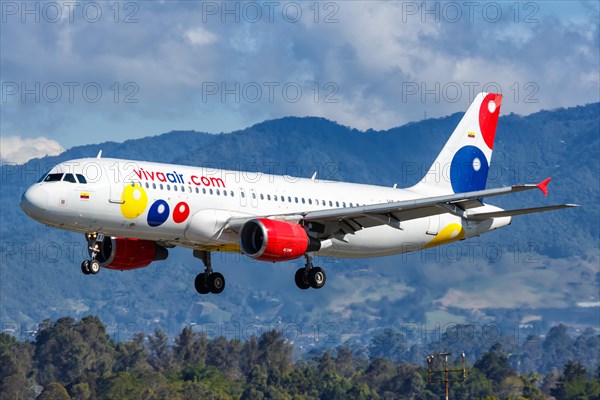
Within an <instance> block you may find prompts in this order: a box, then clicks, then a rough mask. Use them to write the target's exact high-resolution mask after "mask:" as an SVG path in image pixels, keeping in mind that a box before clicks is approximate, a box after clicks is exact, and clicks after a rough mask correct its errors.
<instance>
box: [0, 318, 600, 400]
mask: <svg viewBox="0 0 600 400" xmlns="http://www.w3.org/2000/svg"><path fill="white" fill-rule="evenodd" d="M460 328H461V327H457V329H460ZM450 339H451V338H450V337H446V338H445V339H444V340H442V341H441V342H440V343H437V344H435V345H431V346H429V347H430V348H429V350H430V351H429V352H428V353H427V354H435V351H436V350H435V347H442V348H443V347H445V346H447V345H448V342H447V341H448V340H450ZM454 346H455V347H457V346H456V343H454ZM485 347H486V348H485V351H484V352H483V353H482V354H481V356H479V357H478V358H477V359H476V360H474V362H473V363H471V362H467V364H466V368H465V371H466V379H464V382H460V383H452V385H451V398H452V399H461V400H462V399H464V400H475V399H487V400H493V399H522V400H523V399H525V400H527V399H532V400H533V399H536V400H537V399H546V398H549V396H553V397H554V398H555V399H556V400H567V399H590V400H593V399H598V398H600V368H599V364H598V358H597V354H598V353H599V351H600V337H599V335H598V334H596V333H593V332H591V331H587V332H584V333H583V334H581V335H579V336H578V337H577V338H575V339H572V338H571V337H570V336H569V335H567V334H566V333H565V327H564V326H556V327H553V328H552V329H551V330H550V331H549V332H548V333H547V334H546V335H545V339H542V338H540V337H536V336H530V337H528V338H527V339H526V341H525V343H524V344H523V346H522V347H521V348H520V349H518V352H517V353H514V352H510V353H509V351H508V350H507V349H505V348H503V346H502V344H501V343H497V342H496V343H494V342H489V343H486V344H485ZM446 351H447V349H446ZM460 351H461V350H457V351H456V352H455V354H453V355H452V356H451V358H450V362H449V365H450V367H451V368H455V369H461V366H460V361H459V360H460V356H459V354H460ZM414 354H415V351H414V349H408V347H407V343H406V340H405V338H404V337H403V335H402V334H401V333H399V332H394V331H392V330H384V331H382V332H380V333H379V334H378V335H377V336H375V337H374V338H373V339H372V340H371V341H370V343H369V345H368V346H364V347H357V346H339V347H336V348H319V349H314V350H313V351H311V352H309V353H308V354H306V355H304V356H302V357H298V353H297V351H296V349H295V348H294V343H293V340H292V339H290V338H289V337H286V334H285V333H284V332H282V331H277V330H269V331H265V332H263V333H262V334H260V335H257V336H255V335H253V336H251V337H249V338H247V339H244V338H242V340H240V338H239V337H235V336H232V337H226V336H219V337H216V338H212V339H211V338H208V337H207V336H206V334H205V333H203V332H196V331H195V330H194V329H193V328H192V327H186V328H184V329H183V330H182V331H181V332H180V333H179V334H178V335H177V336H176V337H175V338H174V340H173V341H171V340H170V339H169V337H168V336H167V335H166V334H165V333H164V332H163V331H162V330H158V329H157V330H155V331H154V332H153V333H152V334H150V335H148V336H146V335H145V334H144V333H143V332H136V333H135V334H133V335H132V337H131V339H130V340H127V341H120V342H117V341H113V340H111V338H110V337H109V335H108V334H107V332H106V328H105V326H104V324H103V323H102V321H101V320H100V319H99V318H97V317H93V316H88V317H85V318H83V319H82V320H80V321H75V320H73V319H72V318H61V319H59V320H57V321H55V322H52V321H45V322H44V323H43V324H42V326H41V327H40V330H39V331H38V332H37V334H36V337H35V340H34V341H33V342H28V341H18V340H17V339H16V338H15V337H14V336H12V335H8V334H0V366H1V367H0V399H6V400H13V399H29V398H35V396H36V395H38V394H39V397H37V398H38V399H41V400H47V399H54V400H58V399H70V398H71V399H77V400H87V399H115V400H121V399H190V400H191V399H199V400H200V399H202V400H207V399H248V400H250V399H253V400H254V399H296V400H301V399H340V400H342V399H355V400H358V399H365V400H366V399H427V400H436V399H439V398H440V396H441V395H442V394H443V386H442V385H441V384H439V383H435V382H432V383H429V382H428V380H429V378H428V373H427V369H426V367H425V359H424V358H423V359H417V358H414V359H410V358H411V357H413V356H414ZM590 354H595V355H596V358H593V357H590ZM536 358H539V360H540V361H541V362H542V363H547V364H548V365H549V366H552V368H550V369H548V371H547V372H546V373H544V374H539V373H535V372H532V371H531V370H528V369H527V368H525V369H524V370H523V369H522V368H521V367H523V365H522V362H524V361H523V360H528V359H536ZM517 360H518V361H517ZM516 361H517V362H516ZM525 362H526V361H525ZM531 365H533V364H531ZM441 367H443V365H438V364H437V363H432V367H431V369H432V370H438V369H439V368H441ZM440 378H441V376H440V374H436V375H432V380H436V379H440ZM451 378H452V379H462V378H463V374H462V373H460V372H459V373H456V374H452V376H451Z"/></svg>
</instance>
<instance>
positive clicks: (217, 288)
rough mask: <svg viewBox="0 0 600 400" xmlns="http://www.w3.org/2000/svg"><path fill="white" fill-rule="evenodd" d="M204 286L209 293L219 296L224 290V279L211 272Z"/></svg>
mask: <svg viewBox="0 0 600 400" xmlns="http://www.w3.org/2000/svg"><path fill="white" fill-rule="evenodd" d="M206 286H208V290H210V292H211V293H214V294H219V293H221V292H222V291H223V290H224V289H225V277H224V276H223V275H222V274H220V273H218V272H213V273H212V274H210V275H209V276H208V281H207V282H206Z"/></svg>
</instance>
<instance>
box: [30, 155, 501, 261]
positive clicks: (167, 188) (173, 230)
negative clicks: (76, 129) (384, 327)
mask: <svg viewBox="0 0 600 400" xmlns="http://www.w3.org/2000/svg"><path fill="white" fill-rule="evenodd" d="M58 173H65V174H67V173H71V174H73V175H74V176H77V174H79V175H83V176H85V177H86V183H79V182H69V181H65V180H61V181H56V182H38V183H36V184H34V185H33V186H32V187H31V188H29V189H28V191H27V193H26V195H24V198H30V199H34V200H32V203H33V202H35V206H31V207H30V208H28V209H26V210H27V211H26V212H27V213H28V214H29V215H30V216H31V217H32V218H34V219H36V220H38V221H40V222H42V223H44V224H46V225H49V226H53V227H56V228H60V229H64V230H68V231H73V232H81V233H86V232H103V233H105V234H106V235H110V236H120V237H127V238H137V239H145V240H152V241H159V242H165V243H169V244H173V245H179V246H183V247H189V248H195V249H206V250H223V251H239V247H238V244H239V240H238V238H237V237H236V235H232V234H228V233H226V232H221V231H222V228H223V226H224V225H225V224H226V223H227V221H228V219H229V218H231V217H255V216H256V217H258V216H265V215H268V216H276V215H283V214H286V215H290V214H291V215H293V214H295V213H301V212H306V211H310V210H326V209H331V208H351V207H362V206H364V205H370V204H381V203H386V202H390V203H391V202H397V201H404V200H412V199H418V198H422V197H423V195H422V194H419V193H415V192H413V191H411V190H408V189H397V188H390V187H382V186H374V185H364V184H355V183H345V182H335V181H328V180H320V179H318V178H316V179H305V178H297V177H291V176H278V175H270V174H264V173H256V172H243V171H229V170H220V169H207V168H199V167H189V166H182V165H172V164H159V163H150V162H142V161H132V160H123V159H112V158H85V159H78V160H71V161H68V162H64V163H61V164H58V165H57V166H55V167H54V168H53V169H52V170H51V171H50V174H58ZM75 180H77V179H75ZM132 184H133V185H136V186H134V187H132V188H133V189H138V186H137V185H139V188H141V189H142V190H143V192H144V193H145V196H147V201H146V205H145V207H144V209H143V210H140V214H139V215H137V216H136V217H135V218H128V217H127V215H126V214H127V213H125V215H124V213H123V212H122V210H121V208H122V207H123V206H125V205H126V204H127V203H128V202H135V201H136V199H133V197H132V198H131V199H126V200H125V201H126V203H125V204H122V202H123V201H124V200H123V196H127V194H126V191H127V189H128V187H131V185H132ZM138 200H139V199H138ZM158 201H164V202H166V204H167V205H168V207H169V215H168V216H167V218H166V219H165V221H164V222H163V223H161V224H160V225H157V226H150V225H149V224H148V213H149V208H150V207H151V205H152V204H155V203H156V202H158ZM181 203H184V204H187V206H188V207H189V213H187V217H186V218H185V219H184V220H183V221H177V222H176V221H175V219H174V218H173V214H174V212H177V211H176V210H175V207H176V206H177V205H178V204H181ZM127 205H129V204H127ZM484 207H486V210H485V211H497V210H499V209H498V208H497V207H494V206H490V205H486V206H484ZM480 209H481V208H480ZM136 211H137V210H134V211H133V213H134V214H136ZM509 223H510V217H501V218H494V219H492V220H490V221H484V222H478V223H473V222H470V221H465V220H464V219H462V218H460V217H458V216H455V215H452V214H448V213H445V214H440V215H435V216H429V217H424V218H418V219H412V220H409V221H406V222H403V223H402V229H398V228H394V227H391V226H388V225H380V226H375V227H372V228H369V229H362V230H358V231H356V232H353V233H350V234H346V235H343V236H342V235H338V237H333V238H331V239H329V240H327V241H325V243H324V244H323V246H322V248H321V250H320V251H319V253H318V254H320V255H324V256H330V257H342V258H345V257H374V256H385V255H392V254H398V253H403V252H406V251H414V250H418V249H421V248H423V247H425V246H427V245H428V244H430V243H431V242H432V240H433V239H434V238H436V236H437V237H438V239H437V240H436V241H434V243H431V244H443V243H447V242H449V241H453V240H458V239H463V238H469V237H472V236H477V235H480V234H482V233H485V232H487V231H489V230H492V229H496V228H499V227H502V226H505V225H508V224H509ZM447 226H456V227H457V229H455V230H454V231H452V232H449V233H448V235H446V236H445V237H442V238H440V237H439V236H438V235H439V234H440V231H441V230H442V229H443V228H444V227H447ZM458 227H462V230H461V229H458Z"/></svg>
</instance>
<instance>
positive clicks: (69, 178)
mask: <svg viewBox="0 0 600 400" xmlns="http://www.w3.org/2000/svg"><path fill="white" fill-rule="evenodd" d="M63 180H64V181H65V182H71V183H77V181H76V180H75V175H73V174H65V177H64V178H63Z"/></svg>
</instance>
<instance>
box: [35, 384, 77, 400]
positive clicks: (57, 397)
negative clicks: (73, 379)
mask: <svg viewBox="0 0 600 400" xmlns="http://www.w3.org/2000/svg"><path fill="white" fill-rule="evenodd" d="M37 400H71V397H70V396H69V394H68V393H67V389H65V387H64V386H63V385H61V384H60V383H58V382H51V383H49V384H48V385H47V386H46V387H45V388H44V390H43V391H42V393H40V395H39V396H38V398H37Z"/></svg>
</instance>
